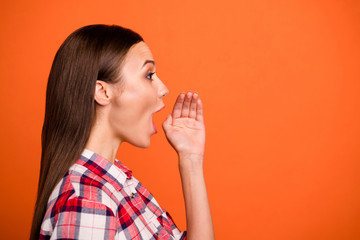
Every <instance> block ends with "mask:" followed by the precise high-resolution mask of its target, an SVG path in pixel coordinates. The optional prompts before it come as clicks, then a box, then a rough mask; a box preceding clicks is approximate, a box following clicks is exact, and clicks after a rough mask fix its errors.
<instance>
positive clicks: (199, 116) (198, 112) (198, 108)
mask: <svg viewBox="0 0 360 240" xmlns="http://www.w3.org/2000/svg"><path fill="white" fill-rule="evenodd" d="M196 120H198V121H200V122H203V121H204V117H203V105H202V101H201V99H200V98H198V100H197V105H196Z"/></svg>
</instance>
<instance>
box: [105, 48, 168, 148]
mask: <svg viewBox="0 0 360 240" xmlns="http://www.w3.org/2000/svg"><path fill="white" fill-rule="evenodd" d="M121 66H122V67H121V72H120V76H121V80H120V82H119V83H116V84H114V85H113V88H114V89H113V92H114V93H115V94H114V97H113V99H112V100H111V101H112V102H111V110H110V114H109V119H108V120H109V124H110V127H111V130H112V132H113V133H114V134H115V136H116V137H119V138H120V140H121V141H125V142H128V143H130V144H132V145H135V146H138V147H148V146H149V145H150V137H151V135H153V134H154V133H156V132H157V130H156V126H155V125H154V122H153V120H152V115H153V114H154V113H155V112H157V111H159V110H161V109H162V108H164V106H165V105H164V102H163V97H164V96H166V95H167V94H168V93H169V91H168V89H167V88H166V86H165V85H164V84H163V83H162V81H161V80H160V79H159V78H158V76H157V75H156V73H155V62H154V59H153V56H152V54H151V51H150V49H149V47H148V46H147V45H146V44H145V43H144V42H139V43H137V44H135V45H133V46H132V47H131V48H130V50H129V51H128V53H127V54H126V56H125V59H124V61H123V63H122V65H121Z"/></svg>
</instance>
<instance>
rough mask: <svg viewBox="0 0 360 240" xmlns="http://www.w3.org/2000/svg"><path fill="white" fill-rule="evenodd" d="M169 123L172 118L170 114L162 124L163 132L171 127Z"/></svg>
mask: <svg viewBox="0 0 360 240" xmlns="http://www.w3.org/2000/svg"><path fill="white" fill-rule="evenodd" d="M171 123H172V116H171V114H169V115H167V117H166V119H165V121H164V122H163V124H162V126H163V128H164V130H165V131H166V129H167V128H168V127H169V126H170V125H171Z"/></svg>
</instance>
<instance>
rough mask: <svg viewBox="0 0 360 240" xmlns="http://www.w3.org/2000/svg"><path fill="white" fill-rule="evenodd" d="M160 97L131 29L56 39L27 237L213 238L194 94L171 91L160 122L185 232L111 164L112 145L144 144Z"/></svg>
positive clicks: (94, 29) (95, 28)
mask: <svg viewBox="0 0 360 240" xmlns="http://www.w3.org/2000/svg"><path fill="white" fill-rule="evenodd" d="M167 94H168V89H167V88H166V87H165V85H164V84H163V83H162V82H161V80H160V79H159V78H158V76H157V75H156V72H155V62H154V59H153V57H152V54H151V51H150V49H149V48H148V47H147V45H146V44H145V43H144V42H143V39H142V38H141V36H139V35H138V34H137V33H135V32H133V31H131V30H129V29H125V28H122V27H119V26H114V25H113V26H107V25H90V26H86V27H83V28H80V29H78V30H76V31H75V32H74V33H72V34H71V35H70V36H69V37H68V38H67V39H66V40H65V42H64V43H63V44H62V45H61V47H60V49H59V50H58V52H57V54H56V56H55V59H54V62H53V65H52V68H51V72H50V75H49V80H48V86H47V93H46V109H45V120H44V125H43V132H42V156H41V172H40V179H39V188H38V198H37V202H36V207H35V214H34V218H33V225H32V230H31V239H49V238H51V239H185V238H186V239H214V233H213V226H212V220H211V215H210V209H209V204H208V200H207V193H206V188H205V182H204V177H203V169H202V165H203V156H204V145H205V127H204V121H203V115H202V103H201V101H200V99H199V97H198V95H197V94H196V93H194V94H193V93H191V92H188V93H187V94H184V93H182V94H180V95H179V96H178V98H177V100H176V103H175V105H174V108H173V111H172V113H171V114H169V115H168V117H167V119H166V120H165V121H164V123H163V129H164V131H165V134H166V137H167V139H168V141H169V143H170V144H171V145H172V146H173V148H174V149H175V150H176V152H177V153H178V156H179V170H180V174H181V180H182V186H183V193H184V199H185V208H186V219H187V231H186V232H185V231H184V232H181V231H180V230H179V229H177V227H176V225H175V224H174V222H173V220H172V219H171V217H170V215H169V214H168V213H167V212H165V211H164V210H163V209H161V208H160V206H159V205H158V203H157V202H156V200H155V199H154V197H153V196H152V195H151V194H150V192H149V191H148V190H147V189H146V188H145V187H144V186H143V185H142V184H141V183H140V182H139V181H138V180H137V179H136V178H135V177H133V176H132V172H131V171H130V170H129V169H128V168H127V167H126V166H125V165H124V164H122V163H121V162H119V161H118V160H117V159H116V158H115V156H116V153H117V151H118V148H119V146H120V144H121V143H122V142H128V143H130V144H133V145H135V146H138V147H142V148H146V147H148V146H149V144H150V136H151V135H153V134H154V133H156V132H157V129H156V126H155V125H154V123H153V121H152V115H153V114H154V113H156V112H158V111H160V110H161V109H162V108H163V107H164V103H163V97H164V96H166V95H167Z"/></svg>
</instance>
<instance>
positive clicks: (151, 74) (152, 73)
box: [146, 72, 155, 80]
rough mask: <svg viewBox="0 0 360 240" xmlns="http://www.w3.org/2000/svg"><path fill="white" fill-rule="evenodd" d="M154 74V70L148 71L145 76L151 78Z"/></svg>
mask: <svg viewBox="0 0 360 240" xmlns="http://www.w3.org/2000/svg"><path fill="white" fill-rule="evenodd" d="M154 74H155V72H151V73H148V74H147V75H146V78H147V79H151V80H152V76H153V75H154Z"/></svg>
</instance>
